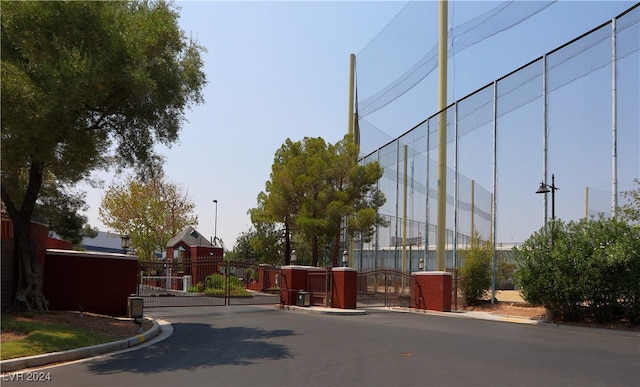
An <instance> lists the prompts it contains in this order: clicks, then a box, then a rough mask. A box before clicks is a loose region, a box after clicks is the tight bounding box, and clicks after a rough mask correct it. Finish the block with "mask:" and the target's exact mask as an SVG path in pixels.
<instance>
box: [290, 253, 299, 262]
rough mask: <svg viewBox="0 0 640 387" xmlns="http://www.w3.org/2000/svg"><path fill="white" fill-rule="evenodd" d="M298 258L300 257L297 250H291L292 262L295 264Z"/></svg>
mask: <svg viewBox="0 0 640 387" xmlns="http://www.w3.org/2000/svg"><path fill="white" fill-rule="evenodd" d="M297 259H298V257H297V256H296V251H295V250H291V264H292V265H295V264H296V260H297Z"/></svg>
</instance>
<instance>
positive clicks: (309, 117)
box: [80, 0, 633, 249]
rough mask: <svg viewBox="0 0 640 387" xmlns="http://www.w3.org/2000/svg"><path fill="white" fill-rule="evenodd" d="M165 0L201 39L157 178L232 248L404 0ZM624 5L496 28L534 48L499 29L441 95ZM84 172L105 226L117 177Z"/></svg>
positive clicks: (469, 7) (561, 9)
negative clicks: (354, 59)
mask: <svg viewBox="0 0 640 387" xmlns="http://www.w3.org/2000/svg"><path fill="white" fill-rule="evenodd" d="M430 3H432V5H433V8H434V10H436V11H434V12H431V13H430V14H428V15H425V20H424V23H425V24H428V25H430V26H432V27H433V26H437V23H438V15H437V2H435V1H432V2H430ZM497 4H498V3H497V2H484V1H471V2H463V1H450V2H449V7H450V11H449V12H450V16H451V14H452V11H453V12H454V15H455V19H454V23H455V24H458V23H462V22H464V21H466V20H470V19H472V18H473V17H475V16H477V15H479V14H481V13H482V12H485V11H486V10H488V9H490V8H492V7H495V6H496V5H497ZM176 5H178V6H179V7H180V8H181V10H180V21H179V23H180V26H181V28H182V29H183V30H184V32H185V34H186V35H187V36H189V37H191V38H193V39H195V40H196V41H197V42H198V43H199V44H200V45H202V46H204V47H205V48H206V49H207V52H206V53H204V54H203V60H204V72H205V74H206V76H207V80H208V84H207V86H206V88H205V89H204V100H205V103H204V104H202V105H198V106H195V107H193V108H192V109H190V110H189V111H187V113H186V118H187V122H185V123H184V124H183V128H182V131H181V133H180V140H179V142H178V143H176V144H174V145H173V146H172V147H171V148H165V147H157V151H158V153H160V154H163V155H164V156H165V157H166V160H167V164H166V166H165V172H166V175H167V177H168V178H169V179H170V180H171V181H173V182H174V183H176V184H177V185H178V186H180V187H181V188H182V189H183V191H184V192H186V193H187V194H188V195H189V197H190V199H191V200H192V201H193V202H194V203H195V206H196V207H195V214H196V215H197V216H198V224H197V225H196V229H197V230H198V231H199V232H200V233H201V234H203V235H204V236H206V237H212V236H213V235H214V234H215V235H216V236H217V237H218V238H221V239H222V241H223V242H224V244H225V245H226V247H227V248H228V249H232V248H233V246H234V244H235V242H236V238H237V237H238V236H239V235H240V234H241V233H244V232H246V231H248V230H249V229H250V227H251V221H250V218H249V216H248V214H247V211H248V210H249V209H250V208H252V207H255V206H256V197H257V195H258V193H259V192H261V191H263V190H264V188H265V182H266V181H267V180H269V175H270V171H271V164H272V162H273V157H274V154H275V152H276V150H277V149H278V148H279V147H280V146H281V145H282V144H283V143H284V141H285V140H286V139H287V138H290V139H292V140H294V141H298V140H301V139H303V138H304V137H323V138H324V139H325V140H326V141H328V142H329V143H335V142H337V141H339V140H340V139H341V138H342V136H343V135H344V134H345V133H346V131H347V108H348V106H347V97H348V96H347V92H348V76H349V55H350V54H351V53H355V54H358V53H360V52H364V51H363V50H364V49H365V48H368V47H367V45H368V44H369V43H370V42H372V40H373V39H374V38H375V37H376V35H378V33H380V32H381V31H382V30H383V29H384V28H385V26H386V25H387V24H388V23H389V22H390V21H391V20H392V19H393V18H394V17H395V16H396V15H397V14H398V12H400V11H401V10H402V9H403V8H404V7H405V6H406V5H407V2H406V1H355V2H347V1H317V2H311V1H277V2H272V1H259V2H245V1H233V2H225V1H178V2H176ZM631 5H633V2H609V1H599V2H596V1H593V2H592V1H587V2H576V1H568V0H566V1H561V2H560V3H559V4H555V5H553V6H552V7H549V8H548V10H547V11H545V12H546V14H545V16H544V17H541V18H540V20H538V21H536V22H535V23H530V25H527V26H525V27H526V28H522V29H520V30H519V31H517V34H520V35H517V36H515V37H514V36H510V37H504V38H505V39H514V38H517V37H518V36H520V37H523V36H524V37H529V38H531V37H532V36H535V37H536V39H533V40H535V45H534V47H529V46H528V45H527V46H523V47H518V49H517V50H513V49H511V50H505V49H504V45H502V49H500V48H499V47H501V44H500V39H502V38H503V37H500V36H497V37H494V38H491V39H492V42H493V43H492V44H490V45H488V46H487V47H488V48H486V49H485V50H484V51H482V52H478V51H474V50H469V52H468V53H466V54H465V57H463V56H462V55H461V58H460V60H459V61H458V62H457V65H456V71H455V72H454V73H452V72H450V75H449V77H450V81H449V82H452V81H453V82H454V84H455V92H454V93H451V94H452V95H450V98H449V99H452V98H460V97H461V96H464V95H466V94H468V93H470V92H472V91H474V90H475V89H477V88H478V87H481V86H483V85H485V84H487V83H488V82H491V81H492V80H493V79H495V78H497V77H500V76H502V75H504V74H506V73H508V72H509V71H511V70H514V69H515V68H517V67H519V66H520V65H523V64H525V63H527V62H529V61H531V60H532V59H535V58H536V57H538V56H540V55H541V54H543V53H545V52H547V51H550V50H552V49H553V48H555V47H557V46H558V45H559V44H562V43H564V42H566V41H568V40H570V39H572V38H574V37H576V36H578V35H580V34H582V33H584V32H586V31H587V30H589V29H591V28H593V27H596V26H598V25H600V24H601V23H604V22H606V21H608V20H609V19H611V18H612V17H614V16H616V15H618V14H619V13H620V12H622V11H624V10H625V9H627V8H629V7H630V6H631ZM407 27H408V28H411V26H407ZM416 28H417V27H416ZM433 30H436V31H435V32H434V31H433ZM542 31H543V32H544V33H542ZM415 39H422V40H423V41H424V42H422V41H421V44H422V45H424V46H425V47H428V48H430V47H431V46H432V45H433V44H435V43H436V42H437V28H435V27H434V28H431V29H430V31H429V32H427V33H424V34H422V33H420V34H416V36H415ZM494 40H495V41H494ZM413 43H415V42H413ZM397 44H398V45H399V46H403V45H405V44H407V45H408V44H409V42H397ZM487 50H488V51H487ZM474 55H481V56H482V57H483V58H484V59H485V62H486V64H485V65H483V67H482V68H478V67H477V66H475V67H473V65H474V63H476V62H477V58H474ZM487 58H490V59H491V58H493V60H489V61H487V60H486V59H487ZM465 65H466V66H470V67H468V68H465ZM383 75H384V74H380V76H381V77H382V76H383ZM435 92H436V91H435V90H434V93H435ZM433 113H435V111H429V112H428V113H427V114H425V115H424V117H423V118H426V117H427V116H429V115H431V114H433ZM415 123H417V122H415ZM415 123H414V124H415ZM407 129H408V128H407ZM405 130H406V129H404V130H402V131H400V132H398V133H390V135H391V136H393V137H395V136H397V135H399V134H400V133H401V132H404V131H405ZM380 145H383V144H380ZM94 177H97V178H99V179H102V180H103V181H104V187H103V188H91V187H88V186H81V187H80V188H81V189H84V190H86V191H87V204H88V206H89V209H88V210H87V211H86V212H85V215H86V216H87V217H88V220H89V224H91V225H92V226H93V227H97V228H98V229H99V230H101V231H111V230H108V229H107V228H106V227H105V226H104V225H103V224H102V223H101V222H100V221H99V220H98V215H97V214H98V208H99V206H100V202H101V200H102V195H103V192H104V191H105V188H106V187H107V186H108V185H109V184H110V183H111V182H112V181H113V180H114V179H119V177H118V176H115V175H113V174H112V173H95V174H94ZM120 178H121V177H120ZM214 200H217V205H216V204H214Z"/></svg>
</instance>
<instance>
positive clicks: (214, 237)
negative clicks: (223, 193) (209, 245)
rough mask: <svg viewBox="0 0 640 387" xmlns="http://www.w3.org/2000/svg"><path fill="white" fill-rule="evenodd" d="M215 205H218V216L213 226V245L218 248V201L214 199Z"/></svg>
mask: <svg viewBox="0 0 640 387" xmlns="http://www.w3.org/2000/svg"><path fill="white" fill-rule="evenodd" d="M213 204H215V205H216V216H215V220H214V224H213V243H215V244H216V246H218V201H217V200H216V199H213Z"/></svg>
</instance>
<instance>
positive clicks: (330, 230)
mask: <svg viewBox="0 0 640 387" xmlns="http://www.w3.org/2000/svg"><path fill="white" fill-rule="evenodd" d="M357 155H358V149H357V146H356V145H355V144H353V141H352V139H351V138H350V137H349V136H348V135H347V136H345V137H344V138H343V139H342V140H341V141H339V142H338V143H336V144H335V145H332V144H327V143H326V142H325V141H324V140H323V139H322V138H308V137H307V138H305V139H303V140H302V141H300V142H292V141H291V140H289V139H287V141H286V142H285V144H284V145H283V146H282V147H281V148H280V149H279V150H278V152H276V157H275V160H274V164H273V166H272V174H271V180H270V181H268V182H267V183H266V192H261V193H260V195H259V196H258V203H259V206H258V208H257V209H254V210H253V211H254V212H255V214H256V216H257V215H258V214H259V215H260V217H259V219H260V220H262V221H272V222H281V223H283V224H284V227H285V234H286V235H288V234H289V232H290V231H291V230H292V229H293V231H294V232H296V233H297V234H298V235H300V236H301V237H302V238H303V239H304V240H305V241H306V243H308V245H309V246H310V249H311V254H312V264H313V265H317V264H318V262H319V253H320V250H321V248H323V249H324V248H326V247H328V246H329V245H331V252H330V256H331V261H332V264H333V266H337V265H338V259H339V255H340V254H339V253H340V236H341V234H342V231H344V226H343V219H345V217H347V216H348V217H349V223H348V224H349V230H348V233H349V235H350V236H353V235H360V236H362V237H363V238H365V239H366V238H367V237H368V238H371V235H373V229H374V227H375V226H376V225H379V224H384V222H385V221H384V219H383V218H382V217H381V216H379V215H378V213H377V210H378V208H379V207H380V206H381V205H382V204H384V201H385V199H384V195H383V194H382V193H381V192H380V191H379V190H378V189H377V187H375V184H376V182H377V181H378V180H379V179H380V177H381V176H382V169H381V168H380V166H379V164H378V163H377V162H374V163H369V164H366V165H359V164H358V163H357V161H356V159H357ZM287 238H288V239H287V246H288V244H289V243H290V242H289V240H290V238H289V237H287ZM306 243H305V244H306ZM286 251H287V253H286V254H287V257H289V252H290V249H289V248H288V247H287V250H286ZM288 262H289V261H288V259H287V263H288Z"/></svg>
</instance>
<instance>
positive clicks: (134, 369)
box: [2, 306, 640, 386]
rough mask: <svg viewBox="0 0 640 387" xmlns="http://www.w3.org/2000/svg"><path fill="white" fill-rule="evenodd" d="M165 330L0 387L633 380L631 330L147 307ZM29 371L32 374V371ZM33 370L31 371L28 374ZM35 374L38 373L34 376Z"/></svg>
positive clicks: (635, 340) (636, 367)
mask: <svg viewBox="0 0 640 387" xmlns="http://www.w3.org/2000/svg"><path fill="white" fill-rule="evenodd" d="M147 312H148V313H149V314H150V315H152V316H153V317H154V318H157V319H162V320H166V321H169V322H170V323H171V324H172V326H173V328H174V332H173V334H172V335H171V336H170V337H169V338H167V339H166V340H164V341H161V342H158V343H154V344H152V345H149V346H146V347H143V348H139V349H136V350H132V351H128V352H124V353H119V354H112V355H108V356H103V357H100V358H94V359H90V360H85V361H80V362H75V363H71V364H65V365H59V366H54V367H48V368H42V369H39V370H37V371H36V372H40V373H44V374H43V376H45V377H46V376H48V379H49V380H48V381H43V382H40V383H34V382H29V383H27V382H26V380H25V377H26V376H29V375H26V373H25V372H24V371H23V373H22V380H21V381H13V382H12V381H10V380H9V379H10V377H11V376H13V378H14V379H15V378H17V377H18V376H20V375H17V374H15V373H14V374H13V375H4V378H3V380H2V385H3V386H14V385H19V386H24V385H25V384H31V385H33V384H41V385H47V386H272V385H273V386H275V385H278V386H428V385H439V386H470V385H473V386H482V385H487V386H488V385H490V386H542V385H547V386H569V385H572V386H575V385H580V386H588V385H600V386H604V385H606V386H612V385H618V386H640V337H639V335H638V333H637V332H634V333H620V332H609V331H601V330H596V329H579V328H568V327H556V326H553V325H546V324H545V325H529V324H514V323H505V322H496V321H483V320H476V319H466V318H455V317H444V316H434V315H426V314H419V313H398V312H391V311H369V312H368V313H367V315H363V316H340V315H322V314H309V313H306V312H300V311H287V310H278V309H273V308H272V307H261V306H230V307H229V306H227V307H199V308H166V309H148V310H147ZM30 372H34V370H31V371H30ZM30 376H31V377H32V378H33V377H34V375H30ZM35 376H36V377H37V376H38V375H35Z"/></svg>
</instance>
